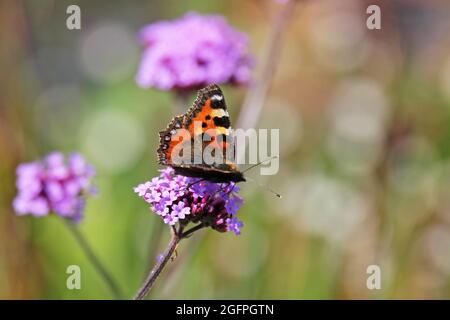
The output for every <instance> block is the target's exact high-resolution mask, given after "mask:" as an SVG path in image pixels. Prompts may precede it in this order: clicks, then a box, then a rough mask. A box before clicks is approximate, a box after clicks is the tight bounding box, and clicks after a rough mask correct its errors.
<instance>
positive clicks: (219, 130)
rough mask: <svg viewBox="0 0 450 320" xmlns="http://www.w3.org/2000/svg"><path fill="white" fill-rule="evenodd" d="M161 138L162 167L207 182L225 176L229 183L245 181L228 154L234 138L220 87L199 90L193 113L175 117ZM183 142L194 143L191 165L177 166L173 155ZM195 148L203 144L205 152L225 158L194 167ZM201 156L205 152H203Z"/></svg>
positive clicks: (180, 164) (192, 109) (159, 154)
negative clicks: (218, 153)
mask: <svg viewBox="0 0 450 320" xmlns="http://www.w3.org/2000/svg"><path fill="white" fill-rule="evenodd" d="M180 129H183V130H180ZM187 133H188V134H187ZM159 136H160V146H159V148H158V158H159V163H160V164H164V165H170V166H173V167H174V168H175V169H176V170H177V171H179V173H180V174H183V175H190V176H197V177H203V178H206V179H207V180H213V176H214V175H217V176H220V177H222V178H220V180H227V179H228V178H227V177H229V179H228V180H229V181H235V180H238V179H239V181H243V177H242V174H241V173H240V171H239V170H238V169H237V167H236V165H235V164H234V161H233V159H230V157H229V156H228V154H229V153H227V150H229V151H232V149H229V148H234V139H233V136H232V129H231V122H230V117H229V114H228V110H227V105H226V102H225V97H224V95H223V93H222V90H221V89H220V88H219V86H217V85H210V86H208V87H206V88H203V89H201V90H199V92H198V95H197V98H196V100H195V101H194V104H193V105H192V106H191V107H190V108H189V110H188V111H187V112H186V113H185V114H184V115H182V116H177V117H175V118H174V119H173V120H172V121H171V122H170V123H169V125H168V127H167V128H166V130H164V131H161V132H160V134H159ZM198 139H199V140H200V141H201V143H200V144H195V143H194V142H195V141H196V140H198ZM180 143H191V145H192V146H193V147H192V148H191V150H192V157H191V158H190V160H191V161H190V162H189V163H176V164H175V163H174V162H173V161H172V152H173V151H174V150H176V149H175V148H176V147H178V146H179V144H180ZM194 145H200V146H201V148H202V149H204V148H206V147H209V148H210V149H212V150H213V151H215V152H220V153H221V155H223V157H222V159H223V161H221V162H220V163H212V164H206V163H196V164H193V163H194ZM177 149H178V148H177ZM202 151H203V150H202ZM230 153H233V156H232V158H234V151H233V152H230ZM200 154H203V153H202V152H200ZM227 175H228V176H227ZM206 176H207V177H206Z"/></svg>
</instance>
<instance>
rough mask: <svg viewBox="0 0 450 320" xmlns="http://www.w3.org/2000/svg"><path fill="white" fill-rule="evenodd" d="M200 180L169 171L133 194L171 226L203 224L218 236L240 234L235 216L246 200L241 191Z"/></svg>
mask: <svg viewBox="0 0 450 320" xmlns="http://www.w3.org/2000/svg"><path fill="white" fill-rule="evenodd" d="M199 180H200V179H198V178H189V177H184V176H180V175H175V174H174V170H173V169H172V168H170V167H168V168H167V169H165V170H161V175H160V176H159V177H156V178H153V179H152V180H151V181H149V182H145V183H143V184H140V185H138V186H137V187H135V188H134V191H135V192H136V193H137V194H138V195H139V196H140V197H142V198H143V199H144V200H145V201H147V202H148V203H149V204H150V205H151V208H152V210H153V211H154V212H155V213H156V214H158V215H159V216H161V217H162V219H163V221H164V223H166V224H168V225H175V224H176V223H179V224H181V225H183V226H186V225H187V224H189V223H190V222H193V223H202V224H203V225H205V226H209V227H211V228H213V229H214V230H217V231H219V232H226V231H232V232H234V233H235V234H240V229H241V228H242V227H243V223H242V222H241V221H239V220H238V219H237V217H236V213H237V211H238V210H239V208H240V207H241V206H242V204H243V199H242V198H241V197H240V196H239V195H238V194H237V193H238V192H239V187H238V186H237V185H236V184H235V183H229V184H227V183H212V182H208V181H199ZM194 183H195V184H194Z"/></svg>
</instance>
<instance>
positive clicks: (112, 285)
mask: <svg viewBox="0 0 450 320" xmlns="http://www.w3.org/2000/svg"><path fill="white" fill-rule="evenodd" d="M66 222H67V226H68V228H69V230H70V231H71V232H72V235H73V236H74V238H75V240H76V241H77V243H78V245H79V246H80V247H81V249H82V250H83V251H84V253H85V254H86V256H87V258H88V259H89V261H90V262H91V263H92V265H93V266H94V268H95V269H96V270H97V272H98V273H99V274H100V276H101V277H102V278H103V280H104V281H105V282H106V284H107V285H108V287H109V289H110V290H111V293H112V294H113V296H114V298H115V299H122V297H123V295H122V293H121V291H120V289H119V287H118V286H117V284H116V282H115V281H114V279H113V278H112V276H111V275H110V274H109V272H108V271H107V270H106V268H105V267H104V266H103V264H102V263H101V262H100V260H99V259H98V257H97V255H96V254H95V253H94V251H93V250H92V248H91V246H90V245H89V243H88V242H87V241H86V239H85V237H84V236H83V234H82V233H81V232H80V230H79V229H78V227H77V226H76V225H75V224H74V223H72V222H70V221H69V220H67V221H66Z"/></svg>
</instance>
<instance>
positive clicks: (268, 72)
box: [236, 0, 298, 129]
mask: <svg viewBox="0 0 450 320" xmlns="http://www.w3.org/2000/svg"><path fill="white" fill-rule="evenodd" d="M297 1H298V0H291V1H288V2H287V3H286V4H284V5H283V6H282V8H281V10H280V12H279V13H278V16H277V18H276V20H275V22H274V25H273V28H272V31H271V33H270V35H269V39H268V43H269V44H268V46H267V49H266V53H265V55H264V57H263V58H262V63H261V65H262V70H261V74H260V76H258V77H257V80H256V81H255V82H254V84H253V85H252V87H251V88H250V89H249V90H248V92H247V95H246V96H245V99H244V103H243V105H242V109H241V113H240V115H239V118H238V121H237V126H236V127H237V128H242V129H248V128H253V127H254V126H255V125H256V123H257V122H258V119H259V116H260V114H261V110H262V107H263V104H264V101H265V100H266V97H267V93H268V91H269V88H270V84H271V82H272V78H273V75H274V74H275V70H276V67H277V61H278V57H279V55H280V51H281V47H282V45H281V43H282V38H283V37H282V35H283V32H284V30H285V29H286V26H287V24H288V22H289V20H290V17H291V15H292V13H293V12H294V9H295V4H296V2H297Z"/></svg>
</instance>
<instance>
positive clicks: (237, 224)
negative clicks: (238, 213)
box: [226, 217, 244, 235]
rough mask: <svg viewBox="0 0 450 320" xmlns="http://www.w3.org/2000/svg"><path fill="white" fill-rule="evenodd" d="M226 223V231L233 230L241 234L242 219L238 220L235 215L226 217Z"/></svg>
mask: <svg viewBox="0 0 450 320" xmlns="http://www.w3.org/2000/svg"><path fill="white" fill-rule="evenodd" d="M226 224H227V228H228V231H233V232H234V234H236V235H240V234H241V228H242V227H243V226H244V224H243V223H242V221H239V220H238V219H237V218H236V217H233V218H227V220H226Z"/></svg>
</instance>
